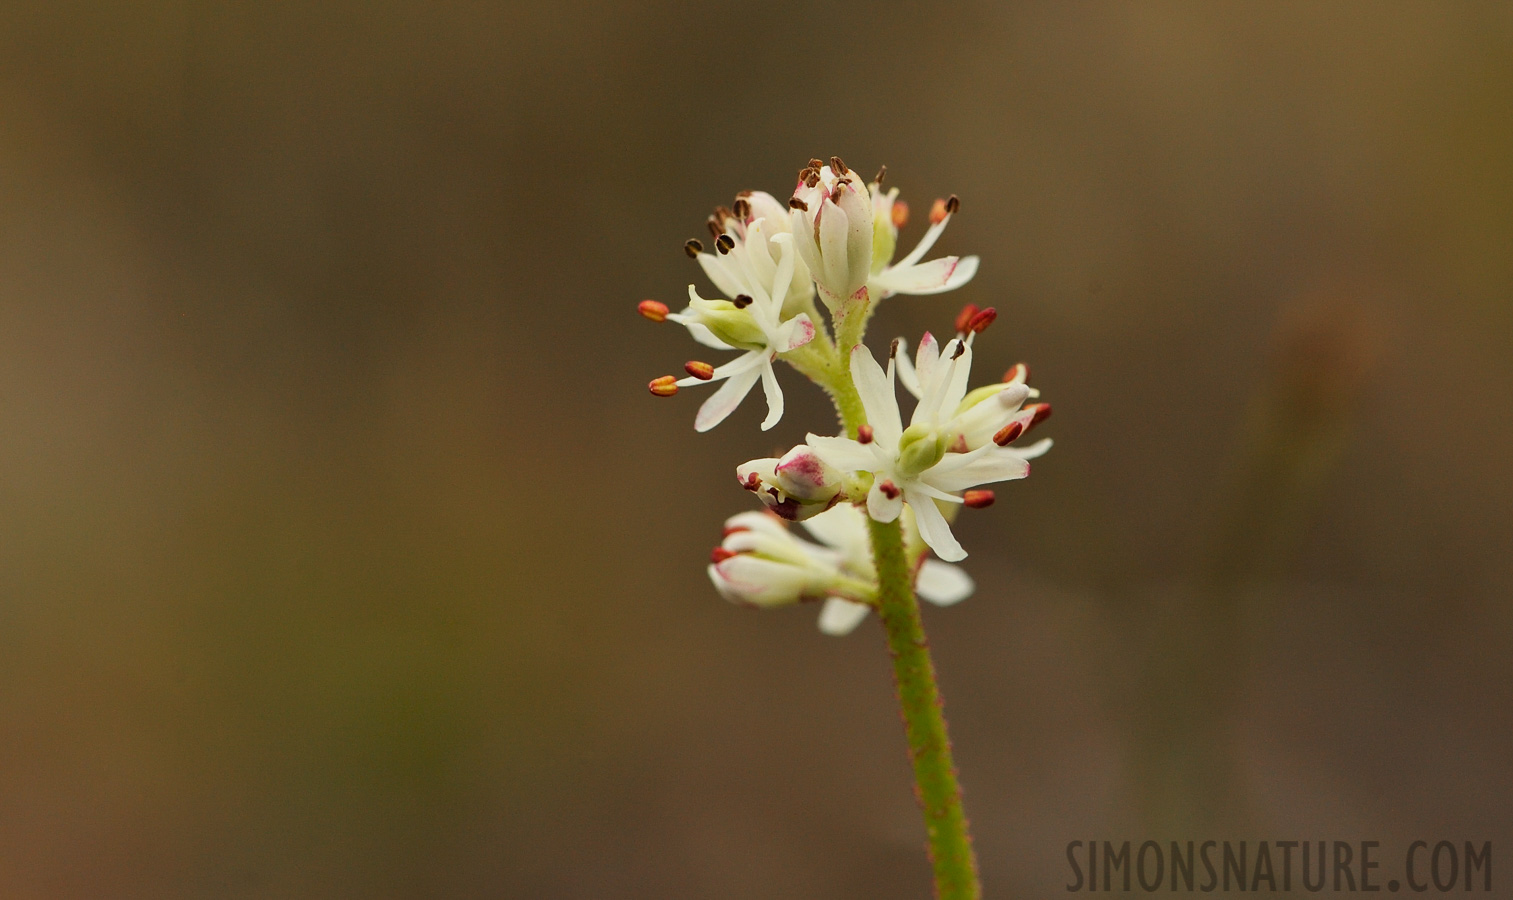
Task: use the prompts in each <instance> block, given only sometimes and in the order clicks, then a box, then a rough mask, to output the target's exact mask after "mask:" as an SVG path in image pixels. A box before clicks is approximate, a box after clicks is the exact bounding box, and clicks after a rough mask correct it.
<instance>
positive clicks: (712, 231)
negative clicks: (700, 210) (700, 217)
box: [704, 216, 725, 241]
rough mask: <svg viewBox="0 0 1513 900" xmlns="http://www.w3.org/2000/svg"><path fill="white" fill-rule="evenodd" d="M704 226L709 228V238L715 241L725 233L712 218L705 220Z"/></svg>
mask: <svg viewBox="0 0 1513 900" xmlns="http://www.w3.org/2000/svg"><path fill="white" fill-rule="evenodd" d="M704 224H705V225H706V226H707V227H708V228H709V236H710V237H712V238H714V239H715V240H717V241H718V240H719V239H720V235H722V234H724V233H725V229H723V228H721V227H720V223H719V222H717V221H715V217H714V216H710V217H709V218H708V219H705V220H704Z"/></svg>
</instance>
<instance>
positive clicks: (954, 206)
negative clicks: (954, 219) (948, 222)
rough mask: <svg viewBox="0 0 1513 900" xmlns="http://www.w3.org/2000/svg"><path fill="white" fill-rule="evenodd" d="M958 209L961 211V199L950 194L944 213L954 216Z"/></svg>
mask: <svg viewBox="0 0 1513 900" xmlns="http://www.w3.org/2000/svg"><path fill="white" fill-rule="evenodd" d="M959 209H961V198H960V197H958V196H956V195H955V194H952V195H951V196H950V198H949V199H947V200H946V212H947V213H949V214H950V215H953V216H954V215H956V211H957V210H959Z"/></svg>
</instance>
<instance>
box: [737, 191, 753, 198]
mask: <svg viewBox="0 0 1513 900" xmlns="http://www.w3.org/2000/svg"><path fill="white" fill-rule="evenodd" d="M751 194H752V192H751V191H737V192H736V199H737V200H745V199H747V198H748V197H750V196H751Z"/></svg>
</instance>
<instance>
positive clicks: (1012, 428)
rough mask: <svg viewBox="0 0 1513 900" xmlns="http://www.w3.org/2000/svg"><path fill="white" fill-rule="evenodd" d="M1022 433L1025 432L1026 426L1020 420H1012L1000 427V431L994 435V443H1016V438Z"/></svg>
mask: <svg viewBox="0 0 1513 900" xmlns="http://www.w3.org/2000/svg"><path fill="white" fill-rule="evenodd" d="M1021 434H1024V426H1023V425H1021V424H1019V423H1018V422H1010V423H1009V424H1007V425H1005V426H1003V427H1002V428H1000V429H998V433H997V434H995V435H993V443H995V444H997V445H998V446H1000V447H1007V446H1008V445H1010V444H1012V443H1014V439H1015V438H1017V437H1019V436H1020V435H1021Z"/></svg>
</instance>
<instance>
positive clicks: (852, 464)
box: [804, 434, 877, 472]
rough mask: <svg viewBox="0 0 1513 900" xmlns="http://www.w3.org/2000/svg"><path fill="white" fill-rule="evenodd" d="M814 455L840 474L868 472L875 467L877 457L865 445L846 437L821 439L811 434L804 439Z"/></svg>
mask: <svg viewBox="0 0 1513 900" xmlns="http://www.w3.org/2000/svg"><path fill="white" fill-rule="evenodd" d="M804 442H805V443H807V444H808V445H809V447H810V449H812V450H813V451H814V455H815V456H818V457H819V458H820V459H821V460H823V461H824V463H825V465H827V466H831V467H833V468H836V469H840V470H841V471H842V472H870V471H872V468H873V467H874V466H876V465H877V455H876V454H874V453H873V452H872V451H871V450H870V449H868V448H867V446H866V445H865V444H860V443H857V442H856V441H853V440H851V439H850V438H846V437H821V436H820V435H817V434H811V435H809V436H808V437H806V438H804Z"/></svg>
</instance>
